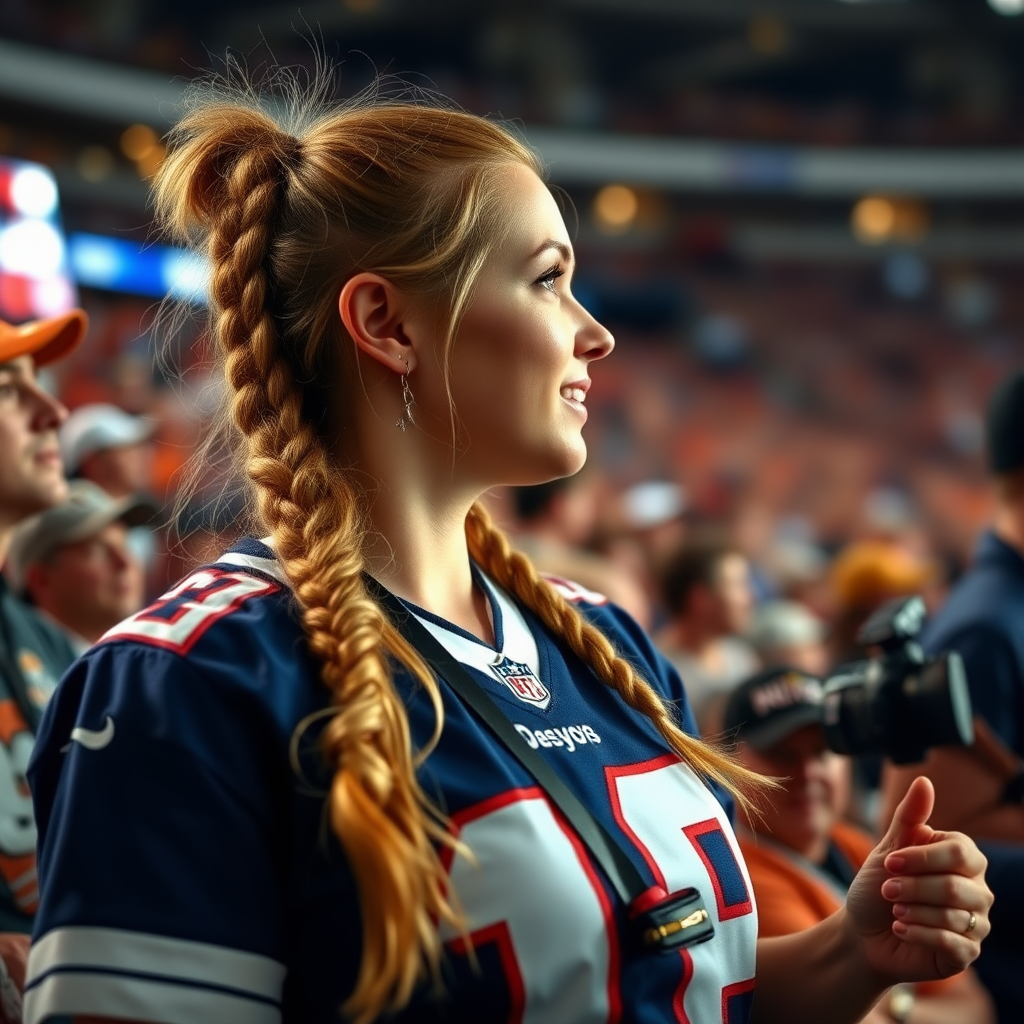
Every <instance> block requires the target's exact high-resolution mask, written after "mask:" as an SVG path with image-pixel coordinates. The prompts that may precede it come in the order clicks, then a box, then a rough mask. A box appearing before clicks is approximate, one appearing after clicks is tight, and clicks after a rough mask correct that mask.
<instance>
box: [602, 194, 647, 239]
mask: <svg viewBox="0 0 1024 1024" xmlns="http://www.w3.org/2000/svg"><path fill="white" fill-rule="evenodd" d="M639 209H640V200H639V199H638V198H637V194H636V192H634V191H633V189H631V188H629V187H628V186H627V185H605V187H604V188H603V189H601V191H600V192H598V193H597V195H596V196H595V197H594V219H595V220H596V222H597V226H598V227H599V228H600V229H601V230H602V231H605V232H606V233H608V234H619V233H621V232H623V231H627V230H629V228H631V227H632V226H633V223H634V222H635V221H636V215H637V213H638V211H639Z"/></svg>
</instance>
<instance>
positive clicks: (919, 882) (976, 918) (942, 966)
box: [846, 777, 992, 983]
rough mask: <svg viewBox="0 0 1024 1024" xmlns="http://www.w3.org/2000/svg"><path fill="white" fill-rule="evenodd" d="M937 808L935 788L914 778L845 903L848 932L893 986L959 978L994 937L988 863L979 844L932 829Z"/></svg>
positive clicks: (964, 837)
mask: <svg viewBox="0 0 1024 1024" xmlns="http://www.w3.org/2000/svg"><path fill="white" fill-rule="evenodd" d="M934 802H935V790H934V789H933V788H932V784H931V782H930V781H929V780H928V779H927V778H924V777H919V778H917V779H915V780H914V782H913V783H912V784H911V786H910V789H908V790H907V794H906V796H904V798H903V800H902V802H901V803H900V804H899V806H898V807H897V808H896V810H895V812H894V813H893V817H892V822H891V823H890V825H889V830H888V832H887V833H886V834H885V836H884V838H883V839H882V841H881V842H880V843H879V844H878V845H877V846H876V847H875V849H874V850H873V851H872V852H871V855H870V856H869V857H868V859H867V860H866V861H865V862H864V866H863V867H862V868H861V870H860V871H859V872H858V874H857V877H856V878H855V879H854V881H853V884H852V885H851V886H850V892H849V895H848V897H847V901H846V910H847V920H846V924H847V927H849V928H851V929H852V930H853V932H854V935H855V937H856V941H857V945H858V947H859V948H860V950H861V952H862V953H863V955H864V957H865V959H866V961H867V962H868V964H869V965H870V966H871V968H872V969H873V970H875V971H876V972H877V973H878V974H879V975H880V976H881V977H883V978H887V979H888V980H889V981H890V982H891V983H895V982H899V981H925V980H931V979H935V978H946V977H949V976H950V975H952V974H958V973H959V972H960V971H962V970H963V969H964V968H965V967H968V966H969V965H970V964H971V963H972V961H974V960H975V959H976V958H977V956H978V953H979V952H980V949H981V940H982V939H983V938H984V937H985V936H986V935H988V933H989V920H988V912H989V908H990V907H991V906H992V893H991V892H990V891H989V889H988V886H986V885H985V868H986V866H987V861H986V860H985V858H984V856H983V855H982V853H981V851H980V850H979V849H978V847H977V846H976V845H975V844H974V841H973V840H972V839H970V838H968V837H967V836H965V835H963V834H961V833H959V832H939V831H937V830H935V829H933V828H932V827H931V826H930V825H928V823H927V822H928V817H929V815H930V814H931V811H932V806H933V804H934Z"/></svg>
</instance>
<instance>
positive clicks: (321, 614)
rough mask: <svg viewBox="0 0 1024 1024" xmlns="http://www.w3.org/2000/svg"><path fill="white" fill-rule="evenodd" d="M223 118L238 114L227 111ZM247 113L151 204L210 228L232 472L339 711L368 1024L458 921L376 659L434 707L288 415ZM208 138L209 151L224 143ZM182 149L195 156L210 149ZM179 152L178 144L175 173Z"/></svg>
mask: <svg viewBox="0 0 1024 1024" xmlns="http://www.w3.org/2000/svg"><path fill="white" fill-rule="evenodd" d="M232 113H233V115H234V116H235V117H236V118H237V117H239V116H240V115H239V111H238V109H237V108H234V109H233V111H232ZM249 116H250V117H251V118H252V121H253V122H254V123H252V124H250V126H249V127H250V129H251V131H250V133H249V134H250V138H248V139H246V140H245V145H244V146H239V147H238V148H235V147H232V148H233V149H234V152H233V153H232V154H224V153H222V154H220V159H219V160H216V159H211V154H209V153H207V154H205V156H206V160H207V166H213V165H216V166H219V167H220V168H221V170H220V174H219V176H218V177H217V178H215V179H211V178H210V177H207V179H206V189H205V191H202V190H199V191H198V192H197V190H196V189H193V190H192V191H191V197H192V198H193V200H195V198H196V197H197V195H198V197H199V199H200V200H201V201H200V202H194V203H193V205H192V208H191V209H183V208H182V205H178V206H177V208H174V209H170V210H169V209H168V205H169V203H170V201H171V200H172V199H175V196H173V195H169V194H167V193H170V192H171V191H172V188H171V187H169V188H168V190H167V193H162V192H160V191H158V204H159V203H160V202H161V201H163V203H164V217H165V222H167V223H170V224H171V225H172V226H174V224H175V223H177V224H178V225H181V224H182V223H188V222H189V221H191V222H192V223H194V222H195V221H197V220H198V221H199V223H201V224H203V225H204V226H205V228H206V230H207V232H208V248H209V252H210V255H211V258H212V262H213V266H214V274H213V281H212V298H213V301H214V305H215V309H216V314H215V324H216V333H217V337H218V341H219V344H220V347H221V350H222V352H223V354H224V357H225V370H226V376H227V380H228V382H229V384H230V385H231V388H232V389H233V392H234V398H233V402H232V418H233V420H234V423H235V425H236V426H237V428H238V429H239V431H240V432H241V434H242V435H243V436H244V437H245V438H246V439H247V448H246V458H245V471H246V473H247V475H248V477H249V478H250V479H251V480H252V482H253V483H254V484H255V489H256V501H257V509H258V513H259V516H260V518H261V519H262V521H263V524H264V525H265V527H266V528H267V529H268V530H269V531H270V533H271V535H272V537H273V542H274V546H275V550H276V552H277V554H278V557H279V559H280V562H281V564H282V566H283V567H284V569H285V572H286V573H287V575H288V577H289V580H290V581H291V583H292V585H293V588H294V592H295V596H296V598H297V599H298V602H299V604H300V605H301V607H302V610H303V622H304V626H305V629H306V632H307V635H308V638H309V644H310V648H311V650H312V651H313V653H314V655H315V656H316V657H317V658H318V660H319V661H320V663H321V665H322V676H323V680H324V683H325V684H326V685H327V687H328V688H329V689H330V691H331V693H332V696H333V700H334V704H335V706H336V708H337V711H336V713H335V714H334V715H333V717H332V718H331V719H330V721H329V722H328V724H327V725H326V727H325V729H324V748H325V751H326V754H327V757H328V758H329V760H330V762H331V763H333V764H334V765H335V766H336V771H335V775H334V779H333V782H332V786H331V792H330V798H329V810H330V821H331V825H332V828H333V830H334V832H335V833H336V834H337V836H338V837H339V839H340V841H341V842H342V844H343V846H344V848H345V850H346V854H347V856H348V859H349V862H350V864H351V866H352V869H353V872H354V874H355V876H356V880H357V883H358V889H359V892H360V895H361V900H362V912H363V933H364V936H363V937H364V944H363V956H362V961H361V964H360V971H359V976H358V980H357V984H356V989H355V991H354V993H353V996H352V997H351V999H350V1000H349V1002H348V1003H347V1004H346V1007H345V1009H346V1011H347V1012H348V1013H349V1014H350V1015H351V1016H352V1017H353V1018H354V1019H355V1020H356V1021H357V1022H360V1024H366V1022H369V1021H372V1020H374V1019H375V1018H377V1017H378V1016H379V1015H380V1014H381V1013H383V1012H386V1011H388V1010H392V1009H395V1008H398V1007H400V1006H402V1005H404V1004H405V1003H406V1002H407V1001H408V999H409V997H410V995H411V993H412V990H413V988H414V986H415V985H416V984H417V983H418V981H419V980H421V978H422V976H423V974H424V968H425V967H426V968H427V969H428V970H430V971H432V972H433V973H434V974H435V976H436V972H437V969H438V963H439V959H440V950H441V946H440V939H439V935H438V929H437V922H439V921H445V922H449V923H454V924H458V920H457V915H456V914H455V913H454V912H453V911H452V908H451V905H450V902H449V900H448V898H447V896H446V892H445V880H446V875H445V872H444V870H443V866H442V864H441V860H440V857H439V855H438V852H437V846H436V845H435V844H437V843H442V844H443V843H447V844H448V845H451V844H452V840H451V837H450V835H449V833H448V832H447V831H446V830H445V829H444V828H442V826H441V824H440V822H439V819H438V818H437V816H436V814H434V813H433V812H432V811H431V809H430V807H429V804H428V802H427V800H426V799H425V796H424V794H423V793H422V791H421V789H420V787H419V785H418V783H417V781H416V776H415V764H414V761H413V755H412V750H411V740H410V735H409V726H408V720H407V716H406V713H405V709H404V706H403V704H402V702H401V700H400V698H399V697H398V694H397V692H396V691H395V688H394V685H393V682H392V679H391V673H390V669H389V666H388V663H387V660H386V655H387V653H391V654H393V655H394V656H396V657H397V658H399V659H400V660H401V661H403V662H405V663H406V665H408V666H409V667H410V669H411V670H412V671H413V672H414V673H415V674H416V675H417V676H418V677H419V678H420V679H421V681H423V683H424V685H425V686H427V687H428V692H430V693H431V695H432V697H433V698H434V700H435V706H436V707H437V708H438V712H440V703H439V697H438V695H437V691H436V684H435V683H434V680H433V678H432V677H431V676H430V674H429V672H428V671H427V670H426V668H425V666H423V664H422V661H421V660H420V659H419V658H418V656H417V655H416V654H415V652H412V651H411V650H410V649H409V648H408V647H407V646H406V645H405V644H404V643H403V642H402V641H401V638H400V637H398V636H397V634H395V633H394V631H393V630H392V629H391V628H390V627H389V626H386V624H385V620H384V618H383V615H382V613H381V611H380V609H379V607H378V606H377V604H376V603H375V602H374V601H372V600H371V599H370V598H369V597H368V596H367V594H366V591H365V588H364V586H363V583H362V577H361V573H362V570H363V558H362V554H361V542H362V531H363V525H362V522H361V516H360V512H359V502H358V500H357V495H356V494H355V493H354V492H353V490H352V488H351V487H350V485H348V484H347V482H346V481H345V480H344V478H343V477H342V475H341V474H340V473H339V472H337V470H335V469H334V468H333V466H332V463H331V460H330V458H329V454H328V452H327V451H326V450H325V448H324V445H323V443H322V442H321V441H320V440H319V438H318V436H317V433H316V431H315V429H314V427H313V425H312V424H310V423H309V422H307V421H305V420H304V418H303V415H302V392H301V390H300V387H299V386H298V385H297V384H296V383H295V380H294V371H293V369H292V367H291V365H290V363H289V361H288V360H287V359H286V358H285V355H284V353H283V351H282V349H281V345H280V340H279V337H278V330H277V325H276V322H275V318H274V316H273V314H272V313H271V311H270V310H269V308H268V303H267V294H268V290H269V282H268V272H267V269H266V267H267V260H268V253H269V251H270V246H271V242H272V238H273V233H274V226H275V223H276V220H277V216H278V210H279V208H280V204H281V202H282V199H283V193H284V189H285V187H286V186H285V176H286V174H287V167H288V163H287V161H286V159H285V157H286V156H287V155H289V154H293V153H294V151H295V143H294V140H290V139H288V137H287V136H283V134H282V133H281V132H280V131H279V130H278V129H277V128H276V126H273V125H272V123H269V122H268V119H267V118H265V117H263V116H262V115H260V114H257V113H251V114H249ZM199 122H200V123H198V124H197V125H196V126H195V128H193V127H192V126H191V125H190V124H189V119H186V120H185V121H184V122H182V124H181V125H180V126H179V129H178V134H179V135H186V136H187V135H188V134H190V132H193V131H194V132H195V133H196V135H198V134H199V130H200V129H203V128H205V126H206V125H207V124H208V122H209V114H208V112H207V114H206V115H204V117H203V118H201V119H199ZM233 128H234V130H235V134H236V136H243V137H244V135H245V134H246V133H245V131H244V126H241V127H240V126H239V125H238V122H237V121H236V122H234V124H233ZM210 134H211V135H214V134H216V135H217V136H218V140H219V141H220V142H221V144H222V145H223V132H216V131H215V132H213V133H210ZM195 142H196V145H197V146H203V145H204V144H205V145H206V146H207V147H209V146H210V145H212V142H213V140H212V139H210V138H209V137H208V138H206V139H203V138H196V139H195ZM229 155H230V156H231V157H233V160H229V159H228V157H229ZM188 156H189V149H188V147H187V146H185V147H182V150H181V155H180V156H179V157H178V163H179V164H180V163H181V162H183V161H184V159H185V158H187V157H188ZM193 156H194V154H193ZM174 169H175V155H174V154H172V156H171V159H170V160H169V162H168V165H165V169H164V171H163V173H162V175H161V183H158V186H157V187H158V190H159V189H160V188H161V184H166V182H168V181H172V180H173V179H172V178H171V175H172V174H173V173H174ZM178 194H179V195H180V193H178ZM178 202H179V204H180V200H178ZM197 206H198V209H197V208H196V207H197Z"/></svg>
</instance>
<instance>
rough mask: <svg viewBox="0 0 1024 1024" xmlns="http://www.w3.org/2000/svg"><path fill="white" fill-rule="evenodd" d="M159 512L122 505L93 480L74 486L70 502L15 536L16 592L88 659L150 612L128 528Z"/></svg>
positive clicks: (144, 504) (145, 505)
mask: <svg viewBox="0 0 1024 1024" xmlns="http://www.w3.org/2000/svg"><path fill="white" fill-rule="evenodd" d="M155 512H156V508H155V506H154V505H153V504H151V503H150V502H149V501H147V500H146V499H138V498H133V497H127V498H118V499H114V498H112V497H110V495H108V494H107V492H106V491H104V490H103V489H102V488H101V487H97V486H96V485H95V484H93V483H90V482H89V481H88V480H73V481H72V482H71V484H70V485H69V494H68V497H67V499H66V500H65V501H63V502H61V504H59V505H54V506H53V507H52V508H48V509H46V510H45V511H43V512H40V513H38V514H37V515H35V516H32V517H31V518H30V519H26V520H24V521H23V522H22V523H20V524H19V525H18V527H17V528H16V529H15V531H14V533H13V534H12V536H11V546H10V555H9V560H8V566H7V572H8V576H9V578H10V581H11V586H12V588H13V589H14V591H15V592H16V593H19V594H24V595H27V597H29V598H30V599H31V601H32V604H33V605H34V606H35V607H36V608H38V609H39V610H40V611H42V612H43V613H45V614H46V615H47V616H49V618H50V619H52V620H53V621H54V622H55V623H56V624H57V625H59V626H60V627H61V628H62V629H63V630H64V631H65V632H66V633H67V634H68V639H69V640H70V641H71V644H72V646H73V647H74V648H75V650H76V652H77V653H79V654H81V653H83V652H84V651H85V650H86V649H87V648H88V647H89V646H90V645H91V644H94V643H95V642H96V641H97V640H98V639H99V638H100V637H101V636H102V635H103V634H104V633H105V632H106V631H107V630H108V629H110V628H111V626H115V625H116V624H117V623H118V622H120V621H121V620H122V619H125V618H127V617H128V616H129V615H133V614H134V613H135V612H137V611H138V610H139V609H140V608H141V607H142V605H143V598H144V596H145V595H144V581H143V573H142V565H141V563H140V562H139V560H138V558H137V557H136V556H135V554H134V553H133V552H132V551H131V550H130V549H129V547H128V543H127V537H128V528H129V527H130V526H138V525H141V524H142V523H145V522H148V521H149V520H150V519H151V518H152V517H153V515H154V514H155Z"/></svg>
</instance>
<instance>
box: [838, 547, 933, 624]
mask: <svg viewBox="0 0 1024 1024" xmlns="http://www.w3.org/2000/svg"><path fill="white" fill-rule="evenodd" d="M938 575H939V568H938V566H937V565H935V564H934V563H933V562H926V561H924V560H922V559H919V558H915V557H914V556H913V555H912V554H911V553H910V552H909V551H907V549H906V548H904V547H901V546H900V545H898V544H890V543H886V542H884V541H861V542H860V543H857V544H851V545H850V546H849V547H848V548H846V549H845V550H844V551H842V552H840V554H839V555H838V557H837V558H836V560H835V562H833V563H832V572H831V583H832V590H833V593H834V594H835V597H836V600H837V601H838V602H839V604H840V606H841V607H843V608H860V607H874V606H876V605H879V604H881V603H882V602H883V601H887V600H888V599H889V598H892V597H904V596H907V597H909V596H910V595H911V594H915V593H917V592H918V591H919V590H920V589H921V588H922V587H924V586H926V585H927V584H929V583H931V582H932V581H934V580H935V579H936V578H937V576H938Z"/></svg>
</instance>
